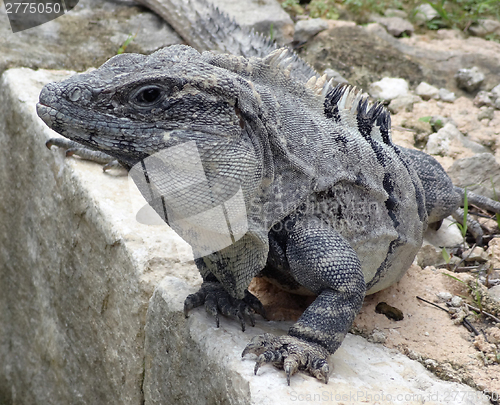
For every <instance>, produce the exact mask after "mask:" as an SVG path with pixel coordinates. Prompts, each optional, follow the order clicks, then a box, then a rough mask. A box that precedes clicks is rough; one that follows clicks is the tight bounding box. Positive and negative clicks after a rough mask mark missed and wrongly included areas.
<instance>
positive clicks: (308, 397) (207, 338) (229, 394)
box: [144, 276, 489, 405]
mask: <svg viewBox="0 0 500 405" xmlns="http://www.w3.org/2000/svg"><path fill="white" fill-rule="evenodd" d="M194 291H195V289H193V288H191V287H189V286H188V285H187V284H186V283H185V282H183V281H182V280H179V279H177V278H175V277H168V276H167V277H165V278H164V279H163V280H162V282H161V283H160V284H159V286H158V287H157V288H156V290H155V293H154V295H153V297H152V299H151V301H150V305H149V308H148V316H147V322H146V361H145V364H146V371H145V384H144V394H145V398H146V404H149V403H151V404H163V403H165V402H164V401H165V398H171V400H172V402H171V403H175V404H259V405H261V404H265V405H272V404H294V403H330V404H363V403H367V404H375V403H381V404H422V403H425V404H471V405H472V404H488V403H489V402H488V401H487V400H486V398H485V397H484V396H482V394H480V393H477V392H474V391H473V390H472V389H471V388H470V387H467V386H464V385H461V384H457V383H451V382H445V381H442V380H439V379H438V378H436V377H435V376H434V375H432V374H431V373H430V372H428V371H427V370H425V368H424V367H423V366H422V365H421V364H420V363H417V362H415V361H413V360H410V359H408V358H407V357H406V356H404V355H402V354H400V353H398V352H396V351H394V350H388V349H386V348H384V347H383V346H381V345H376V344H373V343H369V342H367V341H366V340H365V339H363V338H361V337H359V336H354V335H351V334H348V335H347V337H346V339H345V340H344V342H343V343H342V346H341V347H340V348H339V350H338V351H337V352H336V353H335V354H334V355H333V356H331V357H330V359H329V363H330V369H333V370H332V372H331V374H330V381H329V383H328V385H324V384H323V383H320V382H318V381H317V380H316V379H315V378H313V377H310V376H309V375H306V374H304V373H298V374H296V375H294V376H293V377H292V378H291V384H290V386H289V387H288V386H287V384H286V378H285V375H284V373H283V371H282V370H278V369H276V368H274V367H273V366H271V365H265V366H262V367H261V368H260V369H259V371H258V373H257V375H256V376H255V375H254V373H253V369H254V365H255V357H253V356H250V355H249V356H248V358H245V359H241V352H242V351H243V349H244V348H245V345H246V344H247V343H248V341H249V339H251V337H252V336H255V335H258V334H262V333H266V332H270V333H275V334H284V333H286V332H287V330H288V328H289V327H290V326H291V323H287V322H266V321H263V320H257V325H256V326H255V327H254V328H251V327H249V328H247V331H246V332H245V333H242V332H241V328H240V326H239V323H238V322H233V321H229V320H227V319H225V318H222V319H221V325H220V328H219V329H217V328H216V327H215V324H214V322H213V321H212V320H210V319H209V318H208V316H207V314H206V313H205V310H204V309H203V308H198V309H195V310H193V311H191V313H190V316H189V318H188V319H187V320H186V319H185V318H184V315H183V306H182V303H183V301H184V297H185V296H186V295H187V294H189V293H192V292H194ZM180 343H181V345H180V346H179V344H180ZM452 393H455V394H452ZM456 393H461V395H457V394H456Z"/></svg>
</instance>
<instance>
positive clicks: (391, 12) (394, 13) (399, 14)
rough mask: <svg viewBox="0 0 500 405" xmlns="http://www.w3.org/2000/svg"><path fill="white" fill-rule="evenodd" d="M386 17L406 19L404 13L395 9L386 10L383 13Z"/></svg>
mask: <svg viewBox="0 0 500 405" xmlns="http://www.w3.org/2000/svg"><path fill="white" fill-rule="evenodd" d="M384 16H386V17H399V18H408V14H407V13H406V11H403V10H398V9H397V8H388V9H386V10H385V11H384Z"/></svg>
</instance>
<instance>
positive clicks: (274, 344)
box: [242, 333, 330, 385]
mask: <svg viewBox="0 0 500 405" xmlns="http://www.w3.org/2000/svg"><path fill="white" fill-rule="evenodd" d="M249 353H253V354H256V355H257V356H258V357H257V360H256V363H255V367H254V373H255V374H257V371H258V370H259V368H260V367H261V366H262V365H264V364H266V363H272V364H273V365H274V366H275V367H278V368H282V369H283V370H284V371H285V374H286V379H287V383H288V385H290V378H291V376H293V375H294V374H295V373H296V372H297V371H299V370H303V371H307V372H308V373H309V374H311V375H312V376H313V377H315V378H317V379H318V380H320V381H324V382H325V384H327V383H328V377H329V374H330V367H329V365H328V356H329V353H328V351H327V350H326V349H325V348H323V347H322V346H320V345H318V344H316V343H310V342H307V341H305V340H302V339H299V338H296V337H293V336H288V335H285V336H278V337H277V336H274V335H272V334H270V333H266V334H264V335H259V336H254V337H253V338H252V340H251V341H250V342H249V343H248V344H247V346H246V347H245V349H244V350H243V353H242V357H244V356H245V355H246V354H249Z"/></svg>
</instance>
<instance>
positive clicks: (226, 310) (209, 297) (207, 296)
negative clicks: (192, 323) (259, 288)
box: [184, 281, 266, 332]
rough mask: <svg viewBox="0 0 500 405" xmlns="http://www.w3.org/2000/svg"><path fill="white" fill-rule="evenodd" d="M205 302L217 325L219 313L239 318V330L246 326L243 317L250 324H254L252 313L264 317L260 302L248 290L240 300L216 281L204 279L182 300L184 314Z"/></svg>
mask: <svg viewBox="0 0 500 405" xmlns="http://www.w3.org/2000/svg"><path fill="white" fill-rule="evenodd" d="M203 304H205V309H206V310H207V312H208V313H209V314H211V315H212V316H213V317H214V318H215V322H216V324H217V327H219V313H220V314H222V315H225V316H233V317H236V318H238V319H239V320H240V322H241V330H242V331H243V332H244V331H245V328H246V322H245V318H248V319H249V321H250V324H251V325H252V326H255V318H254V313H258V314H260V315H262V317H263V318H265V317H266V315H265V310H264V307H263V305H262V304H261V302H260V301H259V300H258V299H257V298H256V297H255V296H254V295H252V294H251V293H250V292H248V290H246V291H245V297H244V298H243V299H241V300H239V299H236V298H233V297H231V295H229V293H228V292H227V291H226V290H225V289H224V287H222V285H221V284H220V283H218V282H212V281H205V282H204V283H203V284H202V285H201V288H200V289H199V290H198V292H196V293H194V294H190V295H188V296H187V297H186V300H185V301H184V315H185V316H186V318H187V316H188V312H189V310H191V309H193V308H196V307H199V306H201V305H203Z"/></svg>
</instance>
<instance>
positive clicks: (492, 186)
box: [490, 178, 500, 229]
mask: <svg viewBox="0 0 500 405" xmlns="http://www.w3.org/2000/svg"><path fill="white" fill-rule="evenodd" d="M490 181H491V188H492V189H493V197H495V201H498V196H497V192H496V190H495V185H494V184H493V179H492V178H490ZM495 218H496V220H497V226H498V228H499V229H500V214H497V213H496V214H495Z"/></svg>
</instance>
